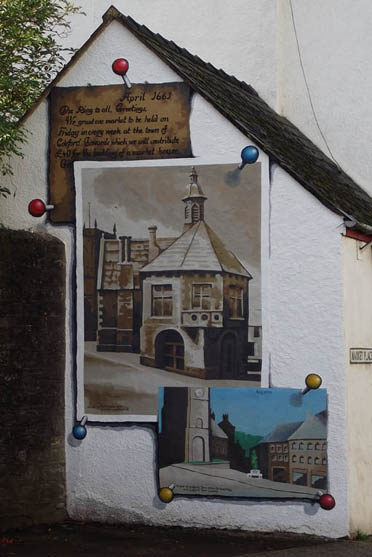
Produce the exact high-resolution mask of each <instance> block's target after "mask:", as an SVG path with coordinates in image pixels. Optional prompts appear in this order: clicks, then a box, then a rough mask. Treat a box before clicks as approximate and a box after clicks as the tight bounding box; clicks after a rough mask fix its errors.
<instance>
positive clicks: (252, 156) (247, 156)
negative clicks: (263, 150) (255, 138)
mask: <svg viewBox="0 0 372 557" xmlns="http://www.w3.org/2000/svg"><path fill="white" fill-rule="evenodd" d="M259 154H260V153H259V151H258V149H257V147H254V146H253V145H247V146H246V147H244V149H243V150H242V152H241V153H240V156H241V158H242V162H241V163H240V164H239V166H238V168H239V170H242V169H243V168H244V167H245V165H246V164H253V163H254V162H256V160H257V159H258V156H259Z"/></svg>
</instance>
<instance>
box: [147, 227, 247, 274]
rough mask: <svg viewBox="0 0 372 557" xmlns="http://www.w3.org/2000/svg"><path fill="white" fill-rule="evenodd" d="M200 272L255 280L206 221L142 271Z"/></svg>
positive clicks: (182, 237) (187, 233)
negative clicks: (230, 274) (227, 274)
mask: <svg viewBox="0 0 372 557" xmlns="http://www.w3.org/2000/svg"><path fill="white" fill-rule="evenodd" d="M197 270H200V271H211V272H221V271H224V272H225V273H232V274H235V275H242V276H244V277H247V278H248V279H251V278H252V275H251V274H250V273H249V272H248V271H247V269H245V267H243V265H242V264H241V263H240V261H239V259H238V258H237V257H236V256H235V255H234V254H233V253H232V252H231V251H229V250H228V249H227V248H226V247H225V246H224V244H223V242H222V240H221V239H220V238H219V237H218V236H217V234H216V233H215V232H213V230H212V229H211V227H210V226H209V225H208V224H207V223H206V222H205V221H204V220H200V221H199V222H196V223H195V224H193V225H192V226H191V227H190V228H189V229H188V230H186V232H184V233H183V234H182V235H181V236H180V237H179V238H177V240H175V242H173V244H171V245H170V246H169V247H168V248H167V249H165V250H164V251H162V252H161V253H160V254H159V255H158V256H157V257H156V258H155V259H153V261H151V262H150V263H148V265H145V266H144V267H142V269H141V271H140V272H141V273H142V272H146V273H154V272H168V271H194V272H195V271H197Z"/></svg>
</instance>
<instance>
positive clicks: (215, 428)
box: [211, 419, 228, 439]
mask: <svg viewBox="0 0 372 557" xmlns="http://www.w3.org/2000/svg"><path fill="white" fill-rule="evenodd" d="M211 434H212V437H218V438H220V439H228V437H227V435H226V433H225V432H224V431H223V430H222V429H221V428H220V426H219V425H217V424H216V422H215V421H214V420H213V419H211Z"/></svg>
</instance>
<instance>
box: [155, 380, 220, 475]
mask: <svg viewBox="0 0 372 557" xmlns="http://www.w3.org/2000/svg"><path fill="white" fill-rule="evenodd" d="M163 396H164V400H163V408H162V412H161V415H162V431H161V433H160V435H159V466H160V467H163V466H168V465H169V464H175V463H179V462H193V463H206V464H207V463H209V464H210V463H212V462H215V460H216V459H219V460H223V461H225V467H229V466H230V465H229V461H228V460H229V444H228V438H227V435H226V434H225V433H224V432H223V431H222V429H221V428H220V427H219V426H218V425H217V424H216V422H215V420H214V415H212V413H211V407H210V390H209V388H203V387H196V388H187V387H177V388H173V387H165V388H164V394H163Z"/></svg>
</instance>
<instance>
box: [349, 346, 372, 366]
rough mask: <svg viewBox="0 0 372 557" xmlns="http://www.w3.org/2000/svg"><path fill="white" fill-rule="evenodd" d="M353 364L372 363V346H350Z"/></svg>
mask: <svg viewBox="0 0 372 557" xmlns="http://www.w3.org/2000/svg"><path fill="white" fill-rule="evenodd" d="M350 363H351V364H372V348H350Z"/></svg>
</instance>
